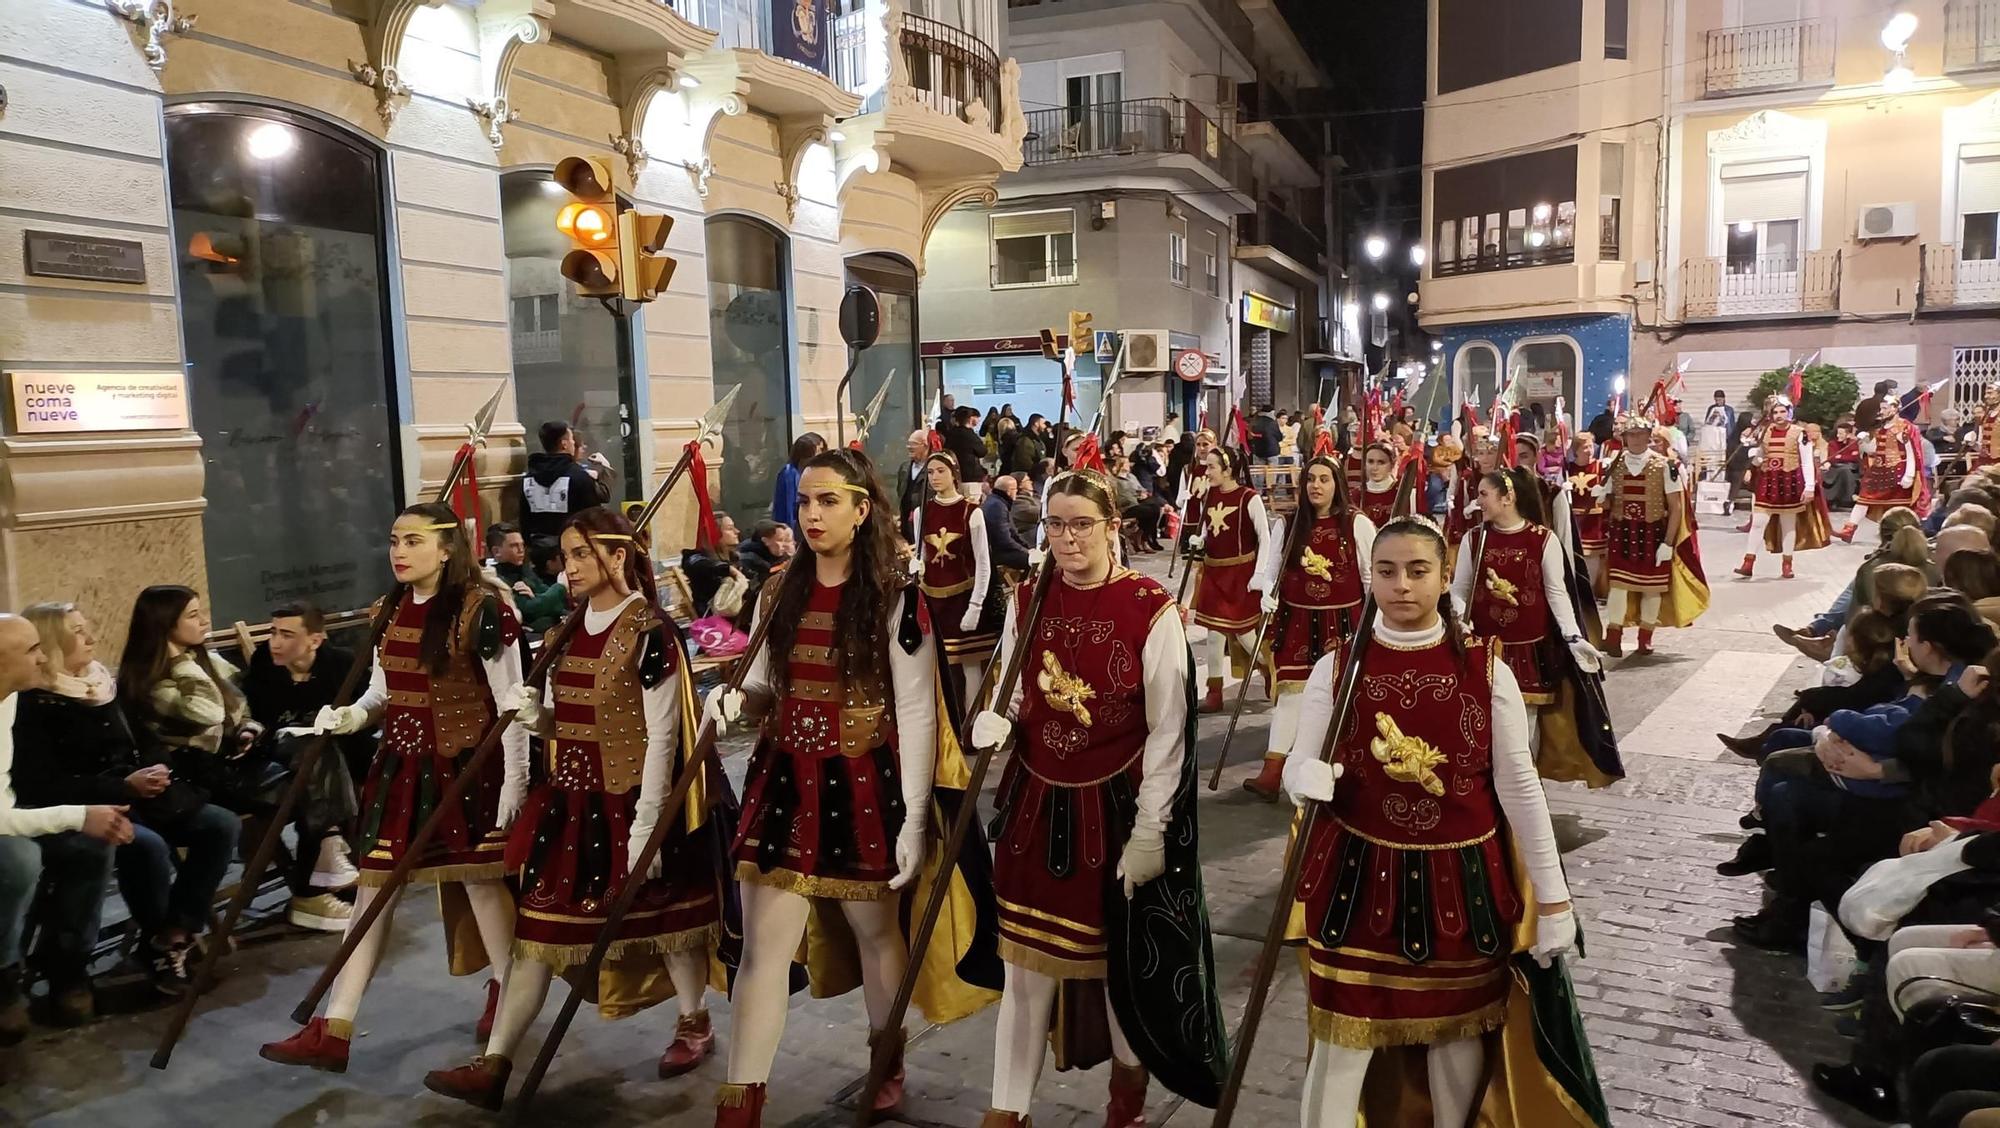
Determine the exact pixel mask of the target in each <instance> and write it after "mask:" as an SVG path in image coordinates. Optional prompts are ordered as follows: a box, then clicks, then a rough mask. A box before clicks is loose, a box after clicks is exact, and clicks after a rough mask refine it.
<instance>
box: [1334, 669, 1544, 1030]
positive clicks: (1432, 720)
mask: <svg viewBox="0 0 2000 1128" xmlns="http://www.w3.org/2000/svg"><path fill="white" fill-rule="evenodd" d="M1493 661H1494V655H1493V652H1492V647H1491V644H1490V643H1487V642H1486V641H1484V640H1473V641H1470V642H1467V643H1465V644H1464V655H1463V657H1461V656H1460V655H1459V654H1457V653H1455V652H1454V651H1453V649H1452V646H1451V643H1450V642H1449V641H1448V640H1445V639H1440V640H1439V641H1437V642H1435V643H1432V644H1430V645H1428V646H1422V647H1417V648H1415V649H1406V648H1402V647H1397V646H1392V645H1390V644H1389V643H1387V642H1385V641H1383V640H1382V639H1381V638H1379V637H1378V638H1376V639H1375V640H1373V641H1372V642H1371V644H1370V645H1369V647H1368V649H1367V652H1366V653H1365V654H1364V655H1363V657H1362V662H1361V671H1360V675H1361V680H1360V683H1359V689H1358V692H1357V693H1356V694H1355V698H1354V709H1353V712H1352V713H1351V714H1350V715H1349V717H1348V721H1347V724H1346V726H1345V727H1344V728H1343V729H1342V730H1341V732H1340V733H1339V734H1338V737H1337V739H1336V742H1335V755H1336V756H1337V757H1338V763H1340V764H1341V765H1343V767H1344V772H1343V774H1342V776H1341V780H1340V785H1339V786H1338V787H1336V788H1335V789H1334V793H1333V801H1332V802H1331V803H1330V804H1328V805H1327V807H1326V809H1325V810H1324V811H1322V817H1321V818H1319V819H1317V820H1316V821H1315V822H1314V824H1313V828H1312V836H1311V838H1310V840H1309V841H1308V843H1307V845H1306V858H1305V868H1304V876H1303V878H1302V880H1301V881H1300V883H1299V892H1298V900H1299V903H1300V904H1301V905H1302V906H1303V910H1304V920H1303V923H1304V926H1305V932H1306V941H1307V954H1308V987H1307V990H1308V994H1309V1003H1310V1008H1311V1025H1312V1032H1313V1036H1314V1037H1315V1038H1318V1039H1320V1040H1322V1041H1328V1042H1332V1043H1334V1044H1335V1045H1340V1046H1347V1047H1351V1048H1356V1049H1372V1048H1377V1047H1382V1046H1395V1045H1418V1044H1430V1043H1436V1042H1443V1041H1450V1040H1456V1039H1459V1038H1465V1037H1471V1036H1474V1035H1478V1034H1481V1033H1484V1032H1485V1031H1488V1030H1492V1029H1494V1028H1496V1027H1498V1026H1499V1025H1500V1024H1501V1023H1502V1021H1503V1020H1504V1018H1505V1011H1506V1003H1507V987H1508V984H1507V964H1506V961H1507V957H1508V954H1509V953H1510V952H1511V950H1512V946H1513V933H1514V925H1515V924H1516V922H1518V921H1519V919H1520V916H1521V912H1522V908H1523V905H1522V902H1521V897H1520V894H1519V893H1518V892H1517V890H1516V888H1515V885H1514V882H1513V878H1512V875H1511V874H1510V873H1509V872H1508V863H1507V861H1506V853H1505V851H1504V850H1503V849H1502V843H1501V841H1500V837H1499V834H1498V829H1499V825H1500V815H1499V799H1498V797H1497V795H1496V793H1495V791H1494V787H1493V717H1492V712H1493V668H1492V663H1493Z"/></svg>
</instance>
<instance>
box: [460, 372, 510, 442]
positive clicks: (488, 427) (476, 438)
mask: <svg viewBox="0 0 2000 1128" xmlns="http://www.w3.org/2000/svg"><path fill="white" fill-rule="evenodd" d="M505 398H507V381H505V380H496V381H494V387H493V394H492V395H491V396H489V397H487V399H486V402H485V404H483V405H482V406H481V407H480V408H479V410H478V411H477V412H476V413H474V414H473V416H472V422H470V423H467V424H466V425H465V439H466V441H467V442H469V443H471V444H472V445H473V446H485V445H486V436H487V434H488V433H490V432H491V431H492V430H493V418H494V417H495V416H497V415H499V414H500V401H501V400H503V399H505Z"/></svg>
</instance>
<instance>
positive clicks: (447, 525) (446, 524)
mask: <svg viewBox="0 0 2000 1128" xmlns="http://www.w3.org/2000/svg"><path fill="white" fill-rule="evenodd" d="M459 527H460V522H457V521H439V522H437V523H436V524H431V525H425V526H424V528H426V529H429V530H431V531H432V532H434V533H441V532H443V531H445V530H446V529H456V528H459Z"/></svg>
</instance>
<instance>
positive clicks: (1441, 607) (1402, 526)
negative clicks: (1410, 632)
mask: <svg viewBox="0 0 2000 1128" xmlns="http://www.w3.org/2000/svg"><path fill="white" fill-rule="evenodd" d="M1390 537H1416V538H1418V539H1420V540H1422V541H1424V542H1425V543H1427V544H1429V545H1430V547H1431V550H1432V553H1433V554H1434V555H1435V556H1436V557H1437V562H1438V574H1439V575H1440V576H1442V575H1443V574H1444V567H1445V554H1446V553H1448V552H1450V551H1451V548H1450V546H1449V544H1448V543H1447V542H1446V541H1445V539H1444V530H1442V529H1440V528H1438V527H1437V524H1436V523H1435V522H1433V521H1432V520H1431V519H1430V518H1428V517H1419V516H1416V515H1414V514H1405V515H1404V516H1401V517H1391V518H1389V520H1388V521H1386V522H1384V523H1383V525H1382V530H1381V531H1380V532H1378V533H1376V534H1375V548H1376V550H1377V551H1379V550H1380V549H1381V547H1382V542H1384V541H1386V540H1388V539H1389V538H1390ZM1368 570H1369V573H1370V575H1369V582H1371V583H1372V582H1373V572H1374V561H1372V560H1371V561H1369V569H1368ZM1438 615H1439V616H1440V617H1442V618H1443V619H1444V639H1445V642H1446V644H1447V645H1449V646H1450V647H1451V653H1452V657H1453V658H1455V659H1457V660H1458V669H1459V672H1460V673H1461V674H1463V673H1464V672H1465V641H1464V639H1463V638H1461V637H1460V634H1459V629H1458V613H1457V612H1456V611H1453V610H1452V608H1451V585H1450V584H1445V585H1444V590H1443V591H1442V592H1440V593H1439V594H1438Z"/></svg>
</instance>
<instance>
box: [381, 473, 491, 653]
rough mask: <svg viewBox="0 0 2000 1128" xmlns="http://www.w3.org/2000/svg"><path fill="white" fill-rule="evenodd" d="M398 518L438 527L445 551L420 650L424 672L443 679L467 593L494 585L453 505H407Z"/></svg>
mask: <svg viewBox="0 0 2000 1128" xmlns="http://www.w3.org/2000/svg"><path fill="white" fill-rule="evenodd" d="M396 516H397V517H398V518H402V517H421V518H423V519H424V523H425V524H427V525H431V526H435V527H434V528H433V529H432V530H431V531H432V532H433V533H435V534H436V535H437V538H438V541H439V543H440V546H441V547H442V548H443V549H444V553H445V561H444V571H443V574H442V575H440V576H439V577H438V588H437V594H436V595H433V596H432V597H431V599H430V604H429V606H428V607H427V608H426V609H425V611H424V637H423V641H422V643H421V645H420V648H419V650H418V656H419V657H421V658H422V659H423V663H424V669H426V670H429V671H430V672H431V676H433V677H438V676H442V675H443V674H444V672H445V670H447V669H448V668H450V666H451V640H452V638H453V636H454V635H456V634H457V632H458V620H459V616H460V615H461V614H463V613H464V611H465V597H466V593H468V592H470V591H472V590H474V589H475V588H480V587H490V586H491V585H489V584H487V582H486V580H485V578H484V577H482V576H481V575H480V573H479V564H478V560H479V557H478V555H477V554H475V553H474V552H473V551H472V538H471V537H468V536H466V535H465V525H464V523H463V522H461V521H460V520H459V516H458V514H457V513H456V512H454V511H453V510H452V508H451V506H449V505H445V504H444V503H442V502H437V501H420V502H418V503H417V504H415V505H411V506H406V507H405V508H404V509H403V511H402V512H401V513H399V514H397V515H396ZM494 590H496V591H497V590H498V589H497V588H495V589H494Z"/></svg>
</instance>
